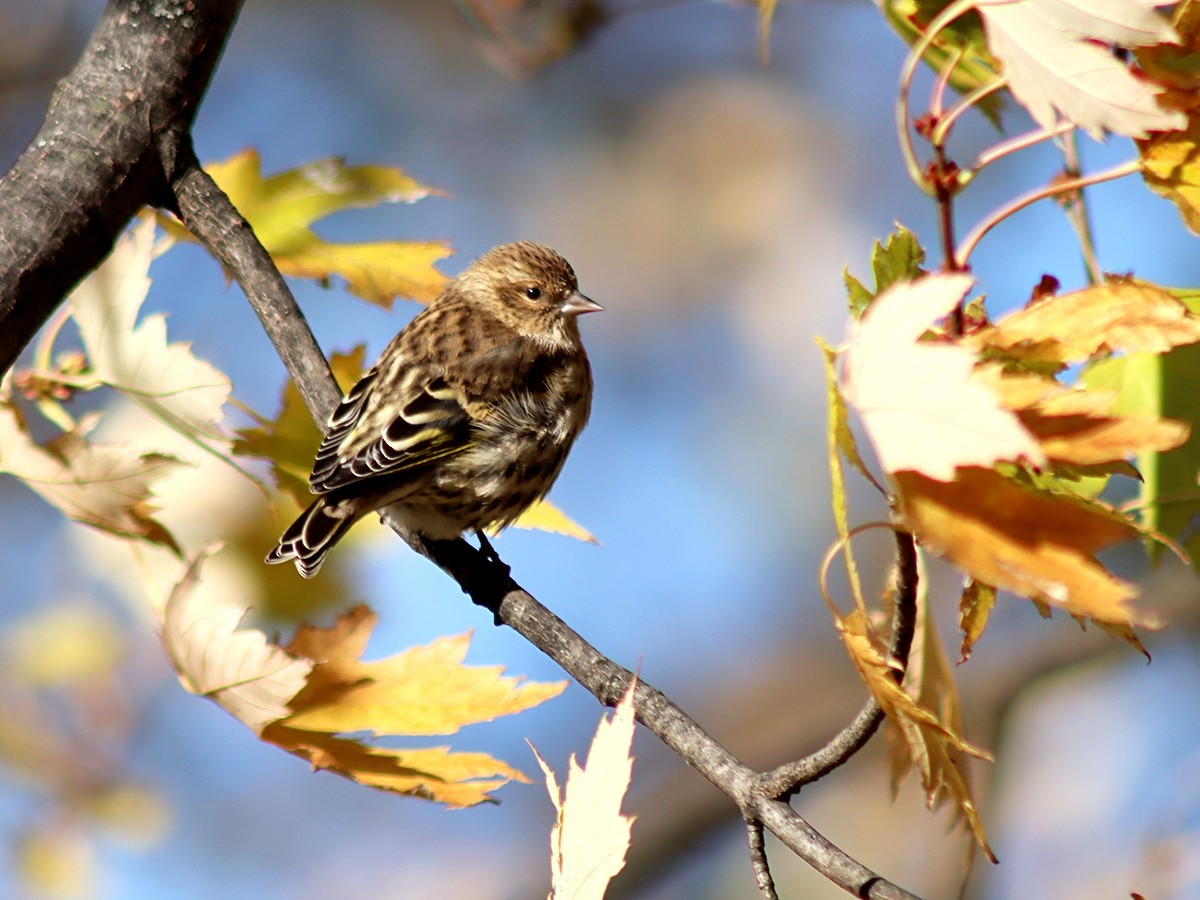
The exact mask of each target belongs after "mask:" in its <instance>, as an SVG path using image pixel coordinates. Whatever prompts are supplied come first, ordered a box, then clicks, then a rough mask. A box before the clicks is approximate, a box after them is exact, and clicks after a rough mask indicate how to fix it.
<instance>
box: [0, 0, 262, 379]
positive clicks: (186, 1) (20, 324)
mask: <svg viewBox="0 0 1200 900" xmlns="http://www.w3.org/2000/svg"><path fill="white" fill-rule="evenodd" d="M241 5H242V4H241V0H204V2H194V0H156V2H154V3H137V2H133V0H111V2H110V3H109V5H108V7H107V8H106V9H105V10H104V12H103V14H102V15H101V17H100V21H99V22H98V23H97V25H96V28H95V31H94V32H93V34H92V38H91V41H90V42H89V44H88V46H87V49H86V50H85V51H84V53H83V56H82V58H81V59H80V60H79V62H78V64H77V65H76V66H75V68H74V69H73V70H72V71H71V73H70V75H68V76H67V77H66V78H65V79H63V81H61V82H60V83H59V85H58V87H57V89H56V90H55V92H54V97H53V99H52V100H51V103H50V108H49V111H48V112H47V114H46V121H45V123H44V124H43V126H42V129H41V131H40V132H39V133H38V135H37V137H36V138H35V140H34V141H33V143H32V144H30V146H29V148H28V149H27V150H26V151H25V152H24V153H23V154H22V155H21V157H20V159H18V160H17V162H16V165H14V166H13V168H12V169H11V170H10V171H9V173H8V174H7V175H5V176H4V178H2V179H0V374H2V373H4V372H7V371H8V370H9V369H10V368H11V367H12V365H13V363H14V362H15V361H16V359H17V356H18V354H19V353H20V352H21V350H22V349H24V347H25V346H26V345H27V344H29V342H30V341H31V340H33V337H34V335H35V334H36V333H37V330H38V329H39V328H40V327H41V326H42V324H43V323H44V322H45V321H46V320H47V319H48V318H49V317H50V314H51V313H52V312H53V311H54V310H55V309H56V308H57V307H58V305H59V304H60V303H61V302H62V300H63V298H64V297H65V296H66V295H67V293H68V292H69V291H70V290H71V289H72V288H73V287H74V286H75V285H76V284H77V283H78V282H79V280H80V279H82V278H83V277H84V276H85V275H86V274H87V273H88V272H90V271H91V270H92V269H94V268H95V267H96V266H97V265H99V264H100V262H101V261H102V260H103V259H104V257H105V256H107V255H108V253H109V251H111V250H112V246H113V242H114V241H115V240H116V238H117V236H118V235H119V234H120V233H121V231H122V230H123V229H124V227H125V225H126V224H127V223H128V222H129V220H130V219H131V218H132V217H133V215H134V214H135V213H137V211H138V210H139V209H141V208H142V207H143V206H145V205H147V204H157V203H160V202H162V200H163V199H164V198H165V197H167V196H168V194H167V187H166V182H165V180H164V178H163V173H162V168H161V166H160V165H159V153H158V148H157V145H156V139H157V137H158V136H159V135H161V134H162V133H164V132H165V131H168V130H179V131H183V132H186V131H187V130H188V129H189V128H190V127H191V123H192V120H193V118H194V117H195V115H196V110H197V108H198V107H199V104H200V99H201V97H202V96H203V95H204V91H205V89H206V88H207V87H208V83H209V80H210V79H211V77H212V73H213V70H214V69H215V67H216V64H217V59H218V57H219V56H220V54H221V50H222V48H223V47H224V45H225V39H226V37H227V35H228V34H229V31H230V29H231V28H232V27H233V22H234V20H235V18H236V17H237V13H238V10H239V9H240V7H241Z"/></svg>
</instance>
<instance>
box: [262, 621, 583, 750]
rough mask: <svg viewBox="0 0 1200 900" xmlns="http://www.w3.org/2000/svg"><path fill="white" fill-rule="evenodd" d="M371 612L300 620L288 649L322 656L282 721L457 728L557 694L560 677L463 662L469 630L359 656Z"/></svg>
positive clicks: (319, 726)
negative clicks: (311, 622) (328, 622)
mask: <svg viewBox="0 0 1200 900" xmlns="http://www.w3.org/2000/svg"><path fill="white" fill-rule="evenodd" d="M374 625H375V615H374V614H373V613H372V612H371V611H370V610H368V609H367V608H366V607H363V606H359V607H356V608H354V609H352V610H350V611H349V612H347V613H344V614H343V615H342V616H341V617H340V618H339V619H338V621H337V623H336V624H335V625H334V626H332V627H331V628H327V629H326V628H314V627H312V626H305V627H304V628H302V629H300V631H299V632H298V633H297V635H296V637H295V638H294V639H293V640H292V642H291V644H289V645H288V650H289V651H290V652H291V653H292V654H294V655H296V656H300V657H303V658H307V659H315V660H319V662H318V663H317V664H316V666H315V667H314V668H313V671H312V674H311V676H310V677H309V678H308V683H307V685H306V686H305V688H304V690H303V691H301V692H300V693H299V694H297V695H296V696H295V697H294V698H293V700H292V701H291V710H292V711H291V715H290V716H288V717H287V721H286V722H285V723H284V724H286V725H288V726H289V727H292V728H301V729H306V730H309V731H326V732H337V733H354V732H371V733H374V734H454V733H455V732H456V731H458V730H459V729H460V728H462V727H463V726H464V725H469V724H474V723H477V722H490V721H492V720H493V719H495V718H497V717H499V716H506V715H512V714H513V713H517V712H522V711H524V710H526V709H529V708H530V707H533V706H537V705H539V704H541V703H544V702H545V701H546V700H549V699H550V698H552V697H556V696H557V695H558V694H560V693H562V691H563V689H564V688H565V687H566V683H565V682H561V681H560V682H552V683H539V682H529V683H522V681H521V679H518V678H511V677H505V676H504V675H502V674H501V673H502V672H503V671H504V670H503V668H502V667H500V666H466V665H463V658H464V657H465V656H466V652H467V647H468V644H469V642H470V637H469V636H468V635H458V636H457V637H444V638H438V639H437V640H436V641H434V642H433V643H432V644H429V645H427V646H424V647H413V648H411V649H409V650H404V651H402V652H400V653H397V654H395V655H394V656H390V657H388V658H387V659H381V660H376V661H374V662H363V661H362V659H361V655H362V652H363V650H364V649H365V646H366V642H367V639H368V638H369V637H370V635H371V631H372V629H373V628H374Z"/></svg>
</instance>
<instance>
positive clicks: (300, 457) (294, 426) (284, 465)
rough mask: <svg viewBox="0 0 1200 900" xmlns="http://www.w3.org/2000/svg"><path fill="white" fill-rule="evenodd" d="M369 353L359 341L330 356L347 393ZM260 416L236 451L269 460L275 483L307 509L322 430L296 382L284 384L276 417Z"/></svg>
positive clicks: (243, 432) (239, 439)
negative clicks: (349, 347) (364, 357)
mask: <svg viewBox="0 0 1200 900" xmlns="http://www.w3.org/2000/svg"><path fill="white" fill-rule="evenodd" d="M365 352H366V347H365V345H363V344H359V345H358V346H357V347H355V348H354V349H353V350H351V351H350V352H349V353H335V354H333V356H331V357H330V359H329V366H330V368H331V369H333V374H334V377H335V378H336V379H337V383H338V385H339V386H340V387H341V389H342V391H343V392H345V391H348V390H349V389H350V388H351V387H353V386H354V383H355V382H356V381H358V379H359V378H361V377H362V371H363V356H364V354H365ZM256 418H257V419H258V423H259V424H258V425H257V426H256V427H254V428H243V429H241V430H239V431H238V433H237V434H238V437H237V439H236V440H235V441H234V442H233V452H234V453H236V454H238V455H239V456H253V457H257V458H259V459H266V460H269V461H270V463H271V472H272V474H273V475H274V476H275V484H276V485H277V486H278V488H279V489H280V490H281V491H283V492H284V493H285V494H288V495H289V496H290V497H291V498H292V499H293V500H295V501H296V503H297V505H298V506H300V508H302V509H303V508H304V507H305V506H307V505H308V504H309V503H311V502H312V499H313V495H312V491H310V490H309V489H308V473H309V471H310V470H311V469H312V463H313V455H314V454H315V453H316V450H317V447H318V446H319V445H320V443H321V429H319V428H318V427H317V423H316V422H314V421H313V419H312V416H310V415H309V413H308V409H307V407H305V405H304V401H303V400H302V399H301V398H300V391H299V389H298V388H297V387H296V382H294V381H293V380H292V379H290V378H289V379H288V381H287V384H285V385H284V387H283V396H282V397H281V398H280V403H279V412H278V413H277V414H276V415H275V418H274V419H264V418H261V417H258V416H256Z"/></svg>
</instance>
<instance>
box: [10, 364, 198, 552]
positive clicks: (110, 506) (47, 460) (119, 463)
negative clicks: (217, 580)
mask: <svg viewBox="0 0 1200 900" xmlns="http://www.w3.org/2000/svg"><path fill="white" fill-rule="evenodd" d="M96 418H97V417H96V416H88V417H86V418H85V419H84V420H82V421H80V422H79V423H77V425H76V427H75V429H74V430H72V431H69V432H66V433H64V434H60V435H59V436H58V437H56V438H54V439H53V440H51V441H49V442H48V443H46V444H39V443H37V442H36V441H35V440H33V438H32V436H31V435H30V433H29V429H28V427H27V426H26V424H25V419H24V418H23V417H22V415H21V412H20V410H19V409H18V407H17V405H16V403H15V401H14V400H13V397H12V393H11V381H10V379H8V378H6V379H5V380H4V382H3V385H2V386H0V471H3V472H8V473H9V474H11V475H14V476H16V477H17V478H19V479H21V481H23V482H25V484H26V485H28V486H29V487H30V489H32V490H33V491H35V492H36V493H37V494H38V495H40V496H41V497H42V498H43V499H44V500H45V501H46V502H48V503H49V504H51V505H52V506H54V507H55V508H56V509H58V510H60V511H61V512H62V513H63V514H64V515H65V516H67V517H68V518H71V519H74V520H75V521H77V522H82V523H83V524H85V525H91V526H92V527H93V528H98V529H100V530H101V531H106V532H108V533H109V534H114V535H117V536H119V537H125V538H131V539H136V540H143V541H147V542H149V543H152V544H160V545H162V546H164V547H168V548H170V549H171V550H174V551H175V552H176V553H179V552H180V551H179V545H178V544H177V543H176V542H175V538H174V537H173V536H172V535H171V533H170V532H169V531H167V529H166V528H164V527H163V526H162V525H161V524H160V523H159V522H158V521H157V520H156V519H155V518H154V517H153V513H154V507H153V505H152V504H151V502H150V500H151V497H152V496H153V486H154V484H155V483H156V482H157V481H159V480H160V479H161V478H163V477H164V476H166V475H167V474H169V473H170V472H172V471H173V470H174V469H176V468H177V467H178V466H180V465H182V463H180V461H179V460H177V459H175V458H174V457H172V456H167V455H166V454H162V453H144V454H140V455H139V454H134V453H131V452H130V451H129V449H128V448H127V447H124V446H121V445H114V444H93V443H90V442H89V441H88V440H87V438H86V434H87V432H88V431H89V430H90V428H91V427H92V425H93V424H94V422H95V421H96Z"/></svg>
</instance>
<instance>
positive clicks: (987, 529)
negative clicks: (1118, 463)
mask: <svg viewBox="0 0 1200 900" xmlns="http://www.w3.org/2000/svg"><path fill="white" fill-rule="evenodd" d="M895 477H896V483H897V487H898V500H899V509H898V512H899V515H900V517H901V520H902V521H903V522H904V523H905V524H906V525H907V526H908V527H909V528H910V529H911V530H912V532H913V534H915V535H916V536H917V538H918V539H919V540H920V541H921V543H922V545H923V546H926V547H928V548H930V549H931V550H933V551H935V552H938V553H941V554H942V555H944V556H946V557H947V558H948V559H949V560H950V561H951V562H952V563H954V565H956V566H958V568H960V569H962V570H963V571H964V572H966V573H967V574H968V575H970V576H971V577H973V578H976V579H978V580H979V581H982V582H984V583H985V584H988V585H994V586H995V587H997V588H1003V589H1005V590H1008V591H1011V592H1013V593H1014V594H1017V595H1019V596H1022V597H1029V598H1031V599H1033V600H1036V601H1038V602H1041V603H1046V604H1050V605H1053V606H1057V607H1060V608H1062V609H1065V610H1066V611H1067V612H1069V613H1070V614H1071V615H1073V616H1077V617H1080V618H1087V619H1092V620H1094V621H1096V622H1097V624H1103V625H1108V626H1113V627H1117V628H1121V629H1129V628H1131V627H1132V626H1133V625H1136V624H1144V625H1151V624H1153V621H1152V620H1151V619H1150V617H1148V616H1145V615H1141V614H1138V613H1137V612H1136V611H1135V610H1134V609H1133V608H1132V607H1131V605H1130V602H1131V601H1132V600H1133V599H1134V598H1135V597H1136V596H1137V589H1136V588H1134V587H1133V585H1131V584H1128V583H1126V582H1124V581H1122V580H1120V579H1119V578H1116V577H1115V576H1113V575H1111V574H1110V573H1109V572H1108V571H1107V570H1105V568H1104V567H1103V566H1102V565H1100V563H1099V562H1098V561H1097V560H1096V558H1095V556H1094V554H1095V553H1097V552H1099V551H1100V550H1102V549H1104V548H1105V547H1108V546H1110V545H1112V544H1115V543H1118V542H1120V541H1126V540H1132V539H1135V538H1137V537H1138V536H1139V534H1140V532H1139V531H1138V529H1137V528H1136V526H1134V524H1133V523H1132V522H1130V521H1129V520H1128V519H1126V518H1125V517H1124V516H1122V515H1120V514H1119V513H1116V512H1114V511H1113V510H1111V509H1110V508H1108V507H1106V506H1104V505H1103V504H1101V503H1099V502H1097V501H1089V500H1086V499H1084V498H1082V497H1077V496H1066V495H1060V494H1051V493H1049V492H1047V491H1038V490H1034V489H1031V488H1026V487H1023V486H1021V485H1020V484H1018V483H1017V482H1016V481H1015V480H1013V479H1011V478H1005V477H1004V476H1002V475H1000V474H998V473H996V472H993V471H990V470H988V469H980V468H965V469H960V470H959V471H958V473H957V476H956V478H955V480H954V481H952V482H949V483H946V482H941V481H937V480H934V479H932V478H928V477H925V476H923V475H921V474H918V473H915V472H901V473H899V474H898V475H896V476H895ZM1129 634H1130V635H1131V634H1132V632H1129Z"/></svg>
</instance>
